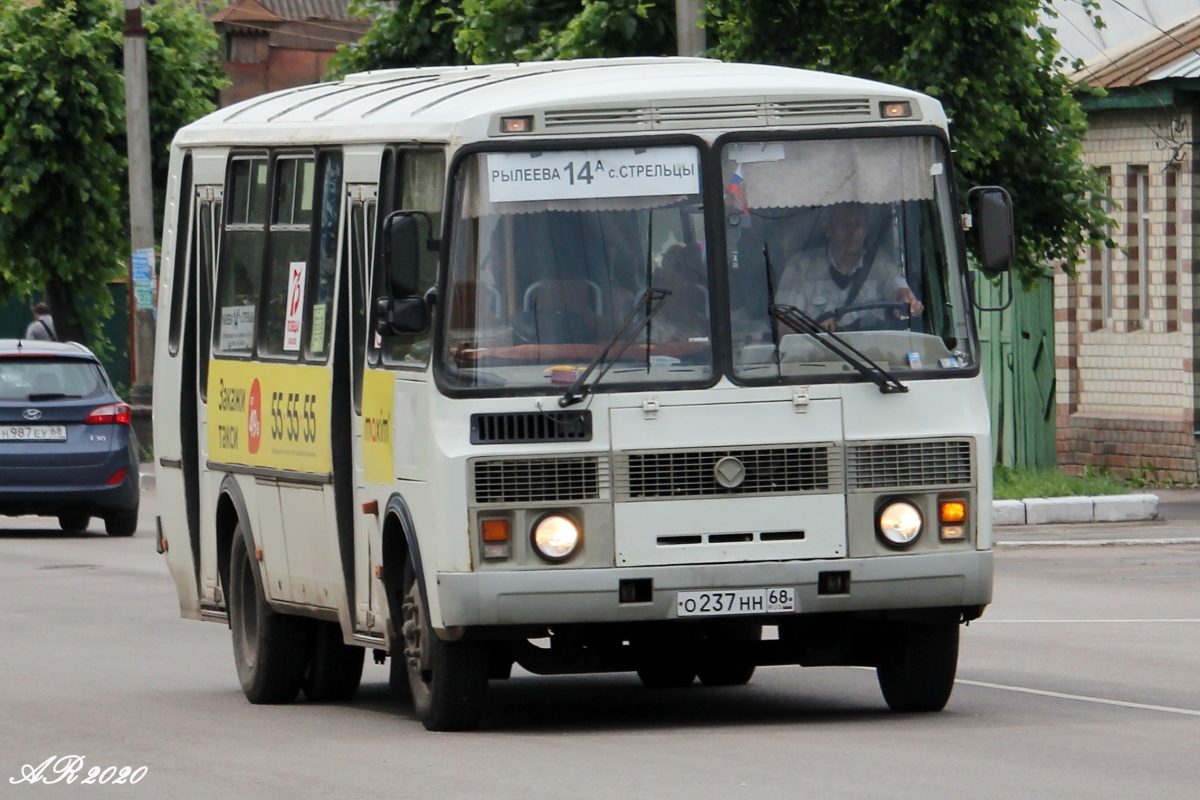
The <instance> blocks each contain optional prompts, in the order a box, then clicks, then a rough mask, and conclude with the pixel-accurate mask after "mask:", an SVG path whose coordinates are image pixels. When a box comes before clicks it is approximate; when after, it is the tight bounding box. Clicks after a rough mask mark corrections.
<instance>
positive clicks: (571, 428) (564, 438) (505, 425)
mask: <svg viewBox="0 0 1200 800" xmlns="http://www.w3.org/2000/svg"><path fill="white" fill-rule="evenodd" d="M591 440H592V412H591V411H527V412H513V413H508V414H472V415H471V444H526V443H529V442H568V441H575V442H590V441H591Z"/></svg>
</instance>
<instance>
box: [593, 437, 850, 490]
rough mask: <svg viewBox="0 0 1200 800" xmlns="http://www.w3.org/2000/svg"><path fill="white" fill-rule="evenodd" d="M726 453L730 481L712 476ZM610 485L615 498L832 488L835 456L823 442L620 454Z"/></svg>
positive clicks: (836, 475)
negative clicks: (734, 469) (734, 464)
mask: <svg viewBox="0 0 1200 800" xmlns="http://www.w3.org/2000/svg"><path fill="white" fill-rule="evenodd" d="M726 458H731V459H737V461H738V462H740V464H741V468H742V470H743V478H742V480H741V483H739V484H738V485H736V486H732V487H730V486H725V485H722V483H721V482H720V481H718V479H717V464H718V462H720V461H721V460H722V459H726ZM614 488H615V492H616V495H617V498H618V499H619V500H652V499H679V498H685V497H713V496H736V495H763V494H798V493H803V492H827V491H837V490H840V488H841V458H840V453H839V451H838V450H837V449H835V448H831V447H829V446H828V445H818V446H804V447H800V446H795V447H759V448H740V449H736V450H734V449H729V450H686V451H680V450H667V451H651V452H630V453H621V454H619V455H618V457H617V472H616V481H615V487H614Z"/></svg>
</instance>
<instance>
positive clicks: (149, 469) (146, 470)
mask: <svg viewBox="0 0 1200 800" xmlns="http://www.w3.org/2000/svg"><path fill="white" fill-rule="evenodd" d="M138 484H139V485H140V486H141V487H142V491H143V492H145V491H147V490H152V489H155V488H156V487H157V486H158V482H157V480H156V479H155V477H154V467H153V466H152V465H150V464H142V468H141V469H140V470H139V471H138Z"/></svg>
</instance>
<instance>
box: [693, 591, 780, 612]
mask: <svg viewBox="0 0 1200 800" xmlns="http://www.w3.org/2000/svg"><path fill="white" fill-rule="evenodd" d="M675 606H676V612H675V613H676V615H677V616H680V617H713V616H724V615H726V614H788V613H792V612H794V611H795V610H796V590H795V589H791V588H788V589H734V590H731V591H727V592H717V591H712V592H677V593H676V595H675Z"/></svg>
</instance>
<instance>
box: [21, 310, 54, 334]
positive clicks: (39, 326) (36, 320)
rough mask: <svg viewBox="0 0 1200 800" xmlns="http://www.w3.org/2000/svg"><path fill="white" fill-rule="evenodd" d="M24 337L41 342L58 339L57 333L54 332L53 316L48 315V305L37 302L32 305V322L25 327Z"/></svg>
mask: <svg viewBox="0 0 1200 800" xmlns="http://www.w3.org/2000/svg"><path fill="white" fill-rule="evenodd" d="M25 338H26V339H37V340H39V341H43V342H57V341H58V334H56V333H55V332H54V317H52V316H50V306H48V305H46V304H45V303H38V304H37V305H36V306H34V307H33V322H31V323H29V327H28V328H26V329H25Z"/></svg>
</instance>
